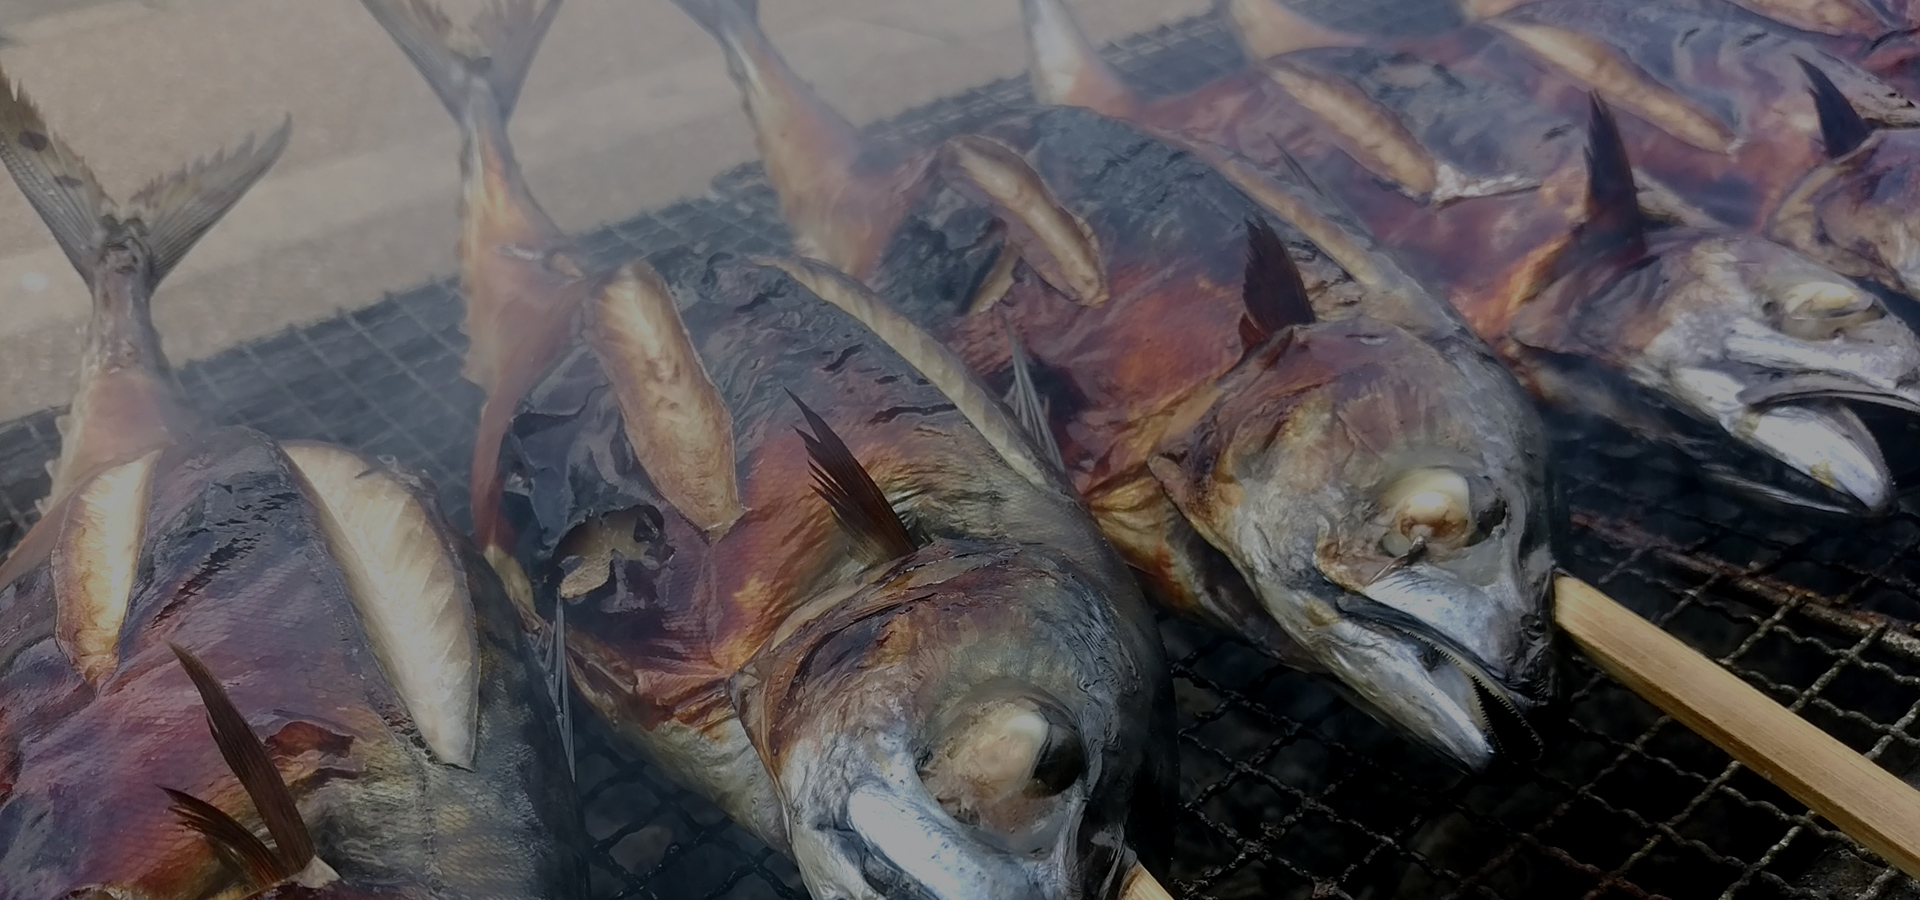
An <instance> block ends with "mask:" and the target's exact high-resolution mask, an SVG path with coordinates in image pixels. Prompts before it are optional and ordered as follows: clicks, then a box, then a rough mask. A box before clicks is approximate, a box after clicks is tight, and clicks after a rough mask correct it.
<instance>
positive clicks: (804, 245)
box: [680, 0, 1551, 767]
mask: <svg viewBox="0 0 1920 900" xmlns="http://www.w3.org/2000/svg"><path fill="white" fill-rule="evenodd" d="M680 5H681V6H682V7H683V8H684V9H686V10H687V12H689V13H690V14H691V15H693V16H694V17H695V18H696V19H698V20H699V21H700V22H701V23H702V24H703V25H705V26H706V27H707V28H708V29H709V30H710V31H712V32H713V33H714V34H715V36H716V37H717V38H718V39H719V41H720V43H721V45H722V47H723V48H724V49H725V52H726V55H727V59H728V63H729V67H730V68H731V70H732V72H733V75H734V78H735V80H736V81H737V82H738V83H739V85H740V88H741V90H742V94H743V97H744V99H745V104H746V109H747V112H748V114H749V116H750V118H751V119H752V120H753V123H754V125H755V129H756V132H757V134H758V136H759V144H760V150H761V153H762V156H763V157H764V158H765V159H766V160H767V168H768V172H769V174H770V176H771V178H772V180H773V182H774V186H775V188H776V189H777V191H778V193H779V196H780V202H781V209H782V212H783V213H784V215H785V217H786V219H787V222H788V224H789V225H790V226H791V227H792V229H793V231H794V234H795V238H796V241H797V243H798V244H799V246H800V248H801V249H802V251H803V252H806V253H808V254H809V255H812V256H814V257H816V258H818V259H821V260H824V261H827V262H829V263H831V264H833V265H835V266H837V267H839V268H840V269H842V270H844V271H846V272H848V273H850V274H852V275H853V276H855V277H857V278H860V279H862V280H863V281H865V282H867V283H868V284H870V285H872V286H873V287H874V288H875V289H876V290H877V291H878V292H879V293H881V294H883V295H885V296H888V297H891V298H895V299H896V300H897V301H898V302H899V303H900V304H901V307H902V309H903V310H904V311H905V312H906V313H907V314H908V315H910V316H912V317H913V318H914V319H915V320H917V321H918V322H920V323H922V324H923V325H925V326H926V327H927V328H928V329H929V330H931V331H932V332H934V333H935V334H937V335H939V336H941V337H942V338H943V340H945V341H946V342H947V343H948V344H949V345H950V346H951V347H952V348H953V349H954V351H955V352H956V353H958V354H959V355H960V356H961V358H963V359H965V360H966V362H967V364H968V365H969V366H971V367H972V368H973V369H974V370H975V371H977V372H980V373H982V374H983V375H985V376H987V377H989V378H992V379H997V380H998V381H999V382H1000V383H1002V384H1007V385H1010V386H1011V389H1012V396H1013V398H1014V400H1015V403H1016V406H1018V407H1019V408H1021V409H1023V410H1025V411H1026V414H1027V415H1026V419H1027V421H1028V422H1029V423H1031V425H1030V428H1031V430H1032V431H1033V432H1034V433H1036V434H1038V435H1040V436H1041V438H1042V439H1043V441H1044V442H1045V443H1046V444H1048V445H1049V446H1050V447H1051V448H1052V449H1053V450H1054V451H1055V452H1057V453H1058V458H1059V459H1060V460H1061V463H1062V466H1063V467H1064V469H1065V470H1066V471H1067V472H1068V473H1069V475H1070V476H1071V478H1072V480H1073V484H1074V486H1075V487H1076V488H1077V489H1078V490H1079V491H1080V493H1081V494H1082V496H1084V497H1085V498H1086V500H1087V502H1088V504H1089V505H1090V506H1091V508H1092V509H1093V511H1094V514H1095V516H1096V518H1097V519H1098V520H1099V523H1100V525H1101V528H1102V529H1103V531H1104V532H1105V533H1106V535H1107V537H1108V538H1110V539H1111V540H1112V541H1113V542H1114V543H1115V544H1116V545H1117V546H1118V547H1119V548H1120V549H1121V551H1122V552H1123V553H1124V554H1125V556H1126V557H1127V561H1128V562H1129V563H1131V564H1132V565H1133V566H1134V567H1135V568H1136V569H1137V570H1138V571H1140V572H1142V573H1144V575H1145V578H1146V581H1147V582H1148V584H1149V586H1150V588H1151V589H1152V592H1153V593H1154V594H1155V596H1156V597H1157V598H1158V599H1159V600H1160V601H1161V602H1162V603H1163V604H1164V605H1166V606H1168V607H1171V608H1173V609H1175V610H1178V611H1180V612H1182V613H1184V614H1188V615H1191V616H1194V617H1196V618H1199V619H1202V620H1205V621H1208V622H1211V623H1213V624H1215V625H1218V626H1220V627H1223V628H1225V629H1227V630H1229V631H1232V632H1234V633H1237V634H1240V635H1242V636H1244V637H1246V638H1248V639H1250V640H1252V641H1253V642H1255V643H1256V644H1257V645H1259V646H1262V647H1264V648H1266V649H1267V650H1269V651H1270V652H1272V653H1274V654H1276V655H1278V656H1281V657H1282V658H1285V659H1288V660H1290V661H1292V662H1294V663H1295V664H1296V665H1301V666H1303V667H1307V668H1312V669H1317V670H1321V671H1325V672H1328V673H1330V674H1331V675H1332V676H1333V677H1334V678H1335V679H1336V681H1337V682H1338V683H1339V684H1341V685H1343V686H1345V687H1346V688H1347V689H1348V690H1349V691H1350V693H1351V694H1353V695H1354V696H1356V697H1357V698H1358V699H1359V700H1360V701H1361V702H1362V703H1363V705H1365V706H1367V707H1369V708H1370V709H1372V710H1373V711H1374V712H1376V713H1377V714H1379V715H1380V716H1381V717H1382V718H1383V719H1385V720H1386V721H1388V722H1390V723H1392V724H1394V725H1395V726H1397V727H1398V728H1400V729H1401V730H1403V731H1405V732H1406V733H1407V734H1409V735H1411V736H1413V737H1414V738H1417V739H1419V740H1421V741H1423V742H1425V743H1427V744H1429V745H1431V746H1432V747H1434V748H1435V749H1437V750H1439V751H1440V752H1442V753H1444V754H1446V755H1447V756H1449V757H1450V758H1452V759H1454V760H1457V761H1459V762H1460V763H1462V764H1464V765H1467V766H1473V767H1478V766H1481V765H1484V764H1486V763H1487V762H1488V761H1489V760H1490V759H1492V758H1493V756H1494V755H1495V753H1496V751H1497V750H1499V749H1501V748H1500V747H1499V744H1500V740H1501V738H1502V732H1503V731H1504V736H1505V737H1506V738H1507V739H1508V740H1509V742H1510V743H1513V742H1516V739H1517V746H1514V747H1508V748H1506V749H1519V750H1523V751H1530V750H1531V749H1532V748H1531V746H1530V745H1531V743H1532V739H1531V736H1530V733H1529V732H1527V730H1526V729H1525V728H1524V723H1523V722H1521V721H1520V719H1519V717H1518V716H1516V715H1515V714H1516V713H1524V712H1526V711H1530V710H1531V709H1533V708H1535V707H1537V706H1538V705H1540V704H1541V703H1542V702H1544V701H1545V699H1546V698H1547V697H1548V696H1549V695H1550V693H1551V677H1550V669H1551V667H1550V665H1549V653H1548V651H1549V648H1550V640H1549V633H1548V628H1547V620H1548V614H1547V596H1546V590H1547V577H1548V573H1549V571H1550V569H1551V561H1550V559H1549V553H1548V548H1547V529H1546V527H1545V522H1546V517H1547V508H1546V507H1547V504H1546V501H1545V488H1544V476H1543V473H1542V458H1541V457H1542V453H1541V437H1540V426H1539V424H1538V422H1537V419H1536V417H1535V414H1534V413H1533V411H1532V410H1531V409H1530V407H1529V405H1528V404H1527V403H1526V401H1525V398H1524V395H1522V394H1521V393H1520V391H1519V390H1518V388H1517V387H1516V386H1515V385H1514V384H1513V382H1512V381H1511V379H1510V377H1509V376H1507V375H1506V374H1505V373H1504V372H1503V371H1501V369H1500V367H1499V366H1498V364H1497V363H1496V362H1495V361H1494V360H1493V359H1492V358H1491V356H1490V355H1489V354H1488V353H1487V351H1486V350H1485V348H1484V347H1483V346H1481V345H1479V344H1478V342H1477V341H1476V340H1475V339H1474V338H1473V337H1472V336H1471V334H1469V333H1467V332H1466V330H1465V329H1464V327H1463V326H1462V325H1461V324H1460V323H1459V321H1458V320H1457V319H1456V318H1455V317H1453V316H1452V314H1451V312H1450V311H1449V310H1447V308H1446V307H1445V305H1444V304H1443V303H1441V302H1440V301H1438V300H1437V299H1436V298H1433V297H1432V296H1431V295H1428V294H1426V293H1425V292H1424V291H1423V290H1422V289H1421V288H1419V287H1418V286H1417V285H1416V284H1414V283H1413V282H1412V281H1411V279H1409V278H1407V277H1406V276H1405V275H1404V273H1401V272H1399V271H1398V270H1397V268H1395V266H1394V264H1393V263H1392V262H1391V261H1390V260H1388V259H1387V258H1386V257H1385V256H1384V255H1382V254H1380V253H1378V252H1377V250H1376V249H1375V248H1373V247H1372V246H1371V244H1370V243H1369V239H1368V238H1367V237H1366V236H1365V233H1364V231H1362V230H1359V229H1356V228H1354V227H1353V226H1352V224H1351V223H1350V222H1348V221H1345V220H1343V219H1342V218H1341V217H1340V216H1339V214H1338V210H1337V209H1336V208H1333V207H1331V206H1329V204H1327V203H1326V202H1325V198H1323V197H1320V196H1319V195H1317V194H1316V193H1315V192H1314V191H1313V190H1312V189H1311V187H1310V186H1309V185H1306V184H1305V183H1304V182H1301V181H1292V182H1287V183H1275V184H1271V185H1267V186H1266V189H1267V192H1268V193H1269V194H1270V195H1273V196H1275V197H1276V198H1278V199H1277V200H1276V205H1277V206H1279V207H1281V208H1283V211H1284V214H1285V217H1284V218H1283V219H1280V220H1278V221H1270V217H1269V216H1268V215H1267V214H1266V212H1265V211H1264V210H1263V209H1262V208H1261V207H1260V206H1259V205H1257V204H1255V203H1253V202H1252V201H1250V200H1249V199H1248V198H1247V197H1246V196H1245V195H1243V194H1242V193H1241V192H1240V190H1238V189H1237V188H1236V187H1235V186H1234V185H1232V184H1230V183H1228V182H1227V181H1226V180H1225V179H1223V178H1222V177H1221V176H1220V175H1219V174H1217V173H1216V172H1215V171H1213V170H1212V169H1211V168H1210V167H1209V166H1208V165H1207V164H1206V162H1205V161H1203V160H1201V159H1198V158H1196V157H1194V156H1193V155H1192V154H1189V153H1187V152H1184V151H1182V150H1181V149H1180V148H1178V147H1176V146H1173V145H1171V144H1168V143H1166V142H1163V141H1160V140H1157V139H1155V138H1154V137H1152V136H1150V135H1147V134H1144V133H1142V132H1141V131H1139V130H1137V129H1135V128H1133V127H1130V126H1128V125H1126V124H1124V123H1122V122H1120V121H1116V120H1114V119H1110V118H1106V117H1102V116H1099V115H1096V114H1093V113H1090V112H1087V111H1084V110H1079V109H1067V108H1061V109H1052V110H1047V111H1044V112H1041V113H1039V114H1036V115H1032V116H1026V117H1021V118H1018V119H1015V120H1010V121H1006V122H1002V123H1000V124H997V125H994V126H991V127H989V128H986V129H983V130H982V131H980V132H978V133H975V134H970V135H965V136H962V137H959V138H956V139H954V140H951V141H948V142H946V143H944V144H943V145H941V146H940V147H937V148H930V149H925V150H920V151H913V152H908V153H905V154H897V155H892V156H889V155H888V154H886V153H884V152H883V151H881V150H878V149H877V148H873V147H870V146H867V145H866V144H865V143H864V142H863V139H862V138H861V136H860V135H859V134H858V133H857V132H855V131H854V129H853V128H852V127H851V126H850V125H848V124H847V123H846V122H845V120H843V119H841V118H840V117H839V116H838V115H837V114H835V113H834V112H833V111H832V110H831V109H830V108H829V107H828V106H827V105H826V104H825V103H824V102H823V101H822V100H820V99H819V98H818V97H817V96H815V95H814V94H813V93H812V91H811V90H810V89H809V88H808V87H807V86H806V85H805V84H803V83H802V82H801V81H800V80H799V79H798V78H797V77H796V76H795V75H794V74H793V72H792V71H791V70H790V69H789V68H787V66H786V64H785V62H784V61H783V60H782V59H781V58H780V56H779V54H778V52H777V51H776V50H775V49H774V48H773V47H772V45H771V44H770V43H769V42H768V40H767V38H766V36H765V35H764V34H763V33H762V32H761V31H760V30H759V28H758V26H757V24H756V23H755V21H754V19H753V16H752V14H751V12H750V11H749V10H748V9H746V8H745V7H744V6H742V5H740V4H737V3H734V2H731V0H713V2H704V0H681V3H680ZM1309 237H1311V238H1312V240H1309ZM1316 242H1317V243H1316ZM1336 257H1337V258H1338V262H1336V261H1335V259H1336ZM1343 264H1344V268H1343Z"/></svg>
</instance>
